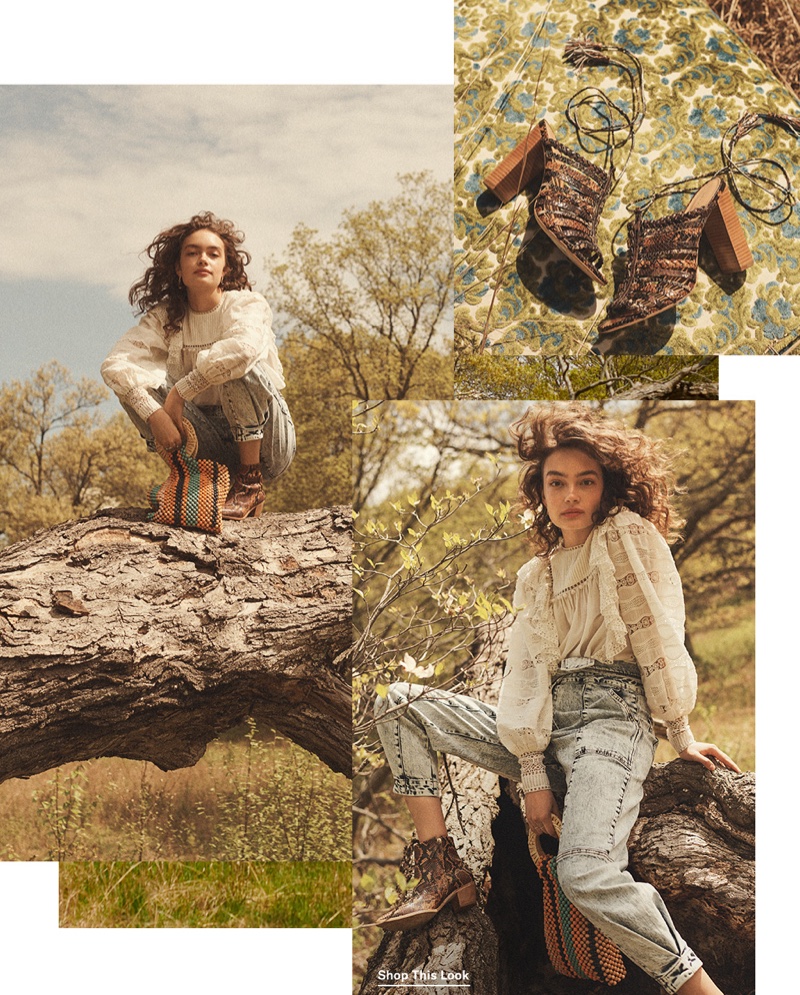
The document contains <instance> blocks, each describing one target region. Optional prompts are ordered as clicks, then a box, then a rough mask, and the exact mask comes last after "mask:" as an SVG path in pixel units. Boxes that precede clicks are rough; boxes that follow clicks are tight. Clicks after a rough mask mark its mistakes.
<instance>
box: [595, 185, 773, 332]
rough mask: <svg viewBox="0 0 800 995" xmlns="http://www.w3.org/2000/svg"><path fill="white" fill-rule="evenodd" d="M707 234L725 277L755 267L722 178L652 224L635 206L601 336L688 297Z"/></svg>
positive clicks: (652, 221)
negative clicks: (624, 261) (623, 270)
mask: <svg viewBox="0 0 800 995" xmlns="http://www.w3.org/2000/svg"><path fill="white" fill-rule="evenodd" d="M703 233H705V235H706V237H707V238H708V240H709V243H710V244H711V248H712V250H713V252H714V256H715V258H716V260H717V263H718V264H719V267H720V269H721V270H722V271H723V272H724V273H739V272H742V271H743V270H745V269H747V267H748V266H750V265H751V264H752V262H753V257H752V255H751V254H750V250H749V249H748V247H747V240H746V239H745V235H744V230H743V229H742V225H741V222H740V221H739V218H738V217H737V215H736V208H735V206H734V201H733V197H732V196H731V192H730V190H729V189H728V187H727V186H726V184H725V181H724V180H723V179H722V177H720V176H715V177H713V178H712V179H710V180H709V181H708V182H707V183H704V184H703V186H702V187H701V188H700V189H699V190H698V191H697V193H696V194H695V195H694V197H692V199H691V201H690V202H689V205H688V206H687V208H686V210H684V211H676V212H675V213H674V214H669V215H667V216H666V217H663V218H657V219H655V220H649V219H645V218H644V217H643V212H642V210H641V209H639V208H637V209H636V211H635V213H634V218H633V220H632V221H631V223H630V225H629V226H628V262H627V267H626V273H625V277H624V279H623V281H622V283H621V284H620V285H619V287H618V288H617V291H616V293H615V294H614V299H613V300H612V301H611V303H610V304H609V305H608V308H607V310H606V317H605V318H604V320H603V321H601V322H600V327H599V332H600V334H601V335H602V334H604V333H605V332H615V331H617V330H618V329H620V328H627V327H628V326H629V325H635V324H637V323H638V322H640V321H645V320H646V319H648V318H652V317H653V316H655V315H657V314H661V313H662V312H663V311H667V310H669V309H670V308H673V307H675V306H676V305H677V304H680V302H681V301H682V300H683V299H684V298H685V297H688V295H689V294H690V293H691V292H692V290H693V289H694V286H695V283H696V281H697V262H698V255H699V250H700V238H701V236H702V235H703Z"/></svg>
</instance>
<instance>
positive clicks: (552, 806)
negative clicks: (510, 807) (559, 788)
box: [525, 791, 561, 836]
mask: <svg viewBox="0 0 800 995" xmlns="http://www.w3.org/2000/svg"><path fill="white" fill-rule="evenodd" d="M551 815H557V816H559V817H560V816H561V813H560V812H559V810H558V805H557V804H556V799H555V795H554V794H553V792H552V791H529V792H528V793H527V794H526V795H525V821H526V822H527V823H528V827H529V828H530V829H532V830H533V831H534V832H535V833H539V834H541V833H547V834H548V836H557V835H558V834H557V833H556V831H555V828H554V826H553V820H552V819H551V818H550V816H551Z"/></svg>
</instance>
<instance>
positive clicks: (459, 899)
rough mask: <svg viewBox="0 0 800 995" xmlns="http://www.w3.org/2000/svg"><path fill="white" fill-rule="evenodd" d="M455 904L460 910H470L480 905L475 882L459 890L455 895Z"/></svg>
mask: <svg viewBox="0 0 800 995" xmlns="http://www.w3.org/2000/svg"><path fill="white" fill-rule="evenodd" d="M454 897H455V903H456V905H457V906H458V907H459V909H469V908H471V907H472V906H473V905H477V904H478V893H477V891H476V890H475V882H474V881H470V883H469V884H465V885H464V887H463V888H459V889H458V891H457V892H456V893H455V896H454Z"/></svg>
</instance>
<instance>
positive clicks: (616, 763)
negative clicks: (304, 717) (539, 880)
mask: <svg viewBox="0 0 800 995" xmlns="http://www.w3.org/2000/svg"><path fill="white" fill-rule="evenodd" d="M552 691H553V732H552V737H551V740H550V745H549V746H548V748H547V751H546V753H545V762H546V764H547V772H548V776H549V778H550V784H551V785H552V787H553V791H554V792H555V793H556V794H557V795H559V796H562V797H563V799H564V801H563V812H562V830H561V838H560V840H559V847H558V879H559V882H560V884H561V887H562V888H563V890H564V892H565V893H566V895H567V897H568V898H569V899H570V901H571V902H572V903H573V905H575V906H576V907H577V908H578V909H580V910H581V912H583V914H584V915H585V916H586V918H587V919H589V920H590V921H591V922H592V923H594V925H595V926H597V927H598V928H599V929H601V930H602V931H603V932H604V933H605V934H606V935H607V936H608V937H609V938H610V939H611V940H613V941H614V942H615V943H616V944H617V946H618V947H619V948H620V950H621V951H622V952H623V953H624V954H625V955H626V956H627V957H628V958H630V960H632V961H633V962H634V963H636V964H638V965H639V966H640V967H641V968H642V970H644V971H646V972H647V974H649V975H650V977H652V978H654V979H655V980H656V981H657V982H658V983H659V984H660V985H661V986H662V987H663V988H664V990H665V991H666V992H667V993H669V995H674V993H675V992H676V991H677V990H678V989H679V988H680V987H681V985H683V983H684V982H686V981H688V980H689V978H690V977H691V976H692V975H693V974H694V973H695V972H696V971H697V970H698V969H699V968H700V966H701V962H700V960H699V959H698V957H697V956H696V955H695V954H694V953H693V951H692V950H690V949H689V947H688V946H687V945H686V943H685V942H684V940H683V939H682V938H681V936H680V935H679V934H678V931H677V930H676V929H675V926H674V925H673V923H672V920H671V918H670V916H669V913H668V912H667V909H666V906H665V905H664V902H663V901H662V899H661V896H660V895H659V894H658V892H657V891H656V890H655V888H653V887H652V886H651V885H649V884H645V883H643V882H640V881H634V879H633V877H632V876H631V875H630V873H629V872H628V870H627V866H628V850H627V843H628V836H629V835H630V832H631V830H632V828H633V825H634V823H635V821H636V817H637V815H638V812H639V805H640V803H641V800H642V791H643V787H642V786H643V784H644V779H645V778H646V777H647V774H648V772H649V770H650V768H651V766H652V764H653V756H654V753H655V747H656V738H655V736H654V735H653V729H652V719H651V718H650V712H649V710H648V708H647V703H646V701H645V697H644V690H643V688H642V682H641V678H640V677H639V673H638V668H637V667H636V665H635V664H613V665H603V664H600V663H597V662H594V661H593V662H592V665H591V666H589V667H587V668H586V669H582V670H562V671H559V673H558V674H556V676H555V677H554V679H553V685H552ZM375 710H376V715H377V717H378V719H379V720H380V721H379V722H378V727H377V728H378V734H379V735H380V738H381V743H382V744H383V749H384V752H385V754H386V759H387V760H388V762H389V766H390V767H391V768H392V772H393V773H394V777H395V791H396V792H397V793H398V794H401V795H404V794H405V795H438V794H439V780H438V776H437V767H438V758H437V753H439V752H440V753H446V754H450V755H452V756H457V757H461V758H463V759H465V760H468V761H470V762H471V763H474V764H477V765H478V766H480V767H484V768H485V769H487V770H491V771H494V772H496V773H498V774H500V775H501V776H502V777H506V778H509V779H510V780H517V781H518V780H519V778H520V770H519V763H518V762H517V758H516V757H515V756H513V754H511V753H510V752H509V751H508V750H507V749H506V748H505V747H504V746H503V745H502V744H501V743H500V742H499V740H498V738H497V724H496V720H495V714H496V713H495V709H494V708H493V707H492V706H491V705H487V704H485V703H484V702H481V701H477V700H475V699H473V698H469V697H467V696H465V695H456V694H453V693H452V692H448V691H440V690H436V689H433V688H428V687H425V686H423V685H419V684H392V685H391V687H390V688H389V692H388V694H387V696H386V698H385V699H378V701H377V702H376V708H375Z"/></svg>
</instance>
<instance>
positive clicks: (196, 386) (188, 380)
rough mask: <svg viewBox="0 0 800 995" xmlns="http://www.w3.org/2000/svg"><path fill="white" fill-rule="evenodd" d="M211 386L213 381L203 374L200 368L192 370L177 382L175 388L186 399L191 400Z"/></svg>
mask: <svg viewBox="0 0 800 995" xmlns="http://www.w3.org/2000/svg"><path fill="white" fill-rule="evenodd" d="M210 386H211V383H210V382H209V381H208V380H207V379H206V378H205V377H204V376H203V374H202V373H201V372H200V371H199V370H192V372H191V373H187V374H186V376H185V377H181V379H180V380H179V381H178V382H177V383H176V384H175V390H177V392H178V393H179V394H180V395H181V397H182V398H183V399H184V401H191V400H192V398H194V397H197V395H198V394H201V393H202V392H203V391H204V390H206V389H207V388H208V387H210Z"/></svg>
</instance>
